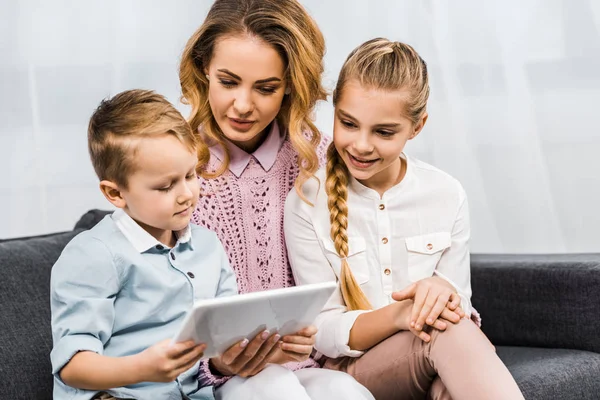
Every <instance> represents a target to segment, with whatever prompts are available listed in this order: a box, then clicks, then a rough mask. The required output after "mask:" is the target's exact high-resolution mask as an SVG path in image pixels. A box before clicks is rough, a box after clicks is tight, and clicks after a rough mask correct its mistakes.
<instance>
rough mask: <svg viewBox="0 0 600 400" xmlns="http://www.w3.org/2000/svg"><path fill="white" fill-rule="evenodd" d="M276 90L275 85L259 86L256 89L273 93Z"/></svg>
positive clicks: (265, 92)
mask: <svg viewBox="0 0 600 400" xmlns="http://www.w3.org/2000/svg"><path fill="white" fill-rule="evenodd" d="M276 90H277V88H275V87H260V88H258V91H259V92H261V93H264V94H273V93H275V91H276Z"/></svg>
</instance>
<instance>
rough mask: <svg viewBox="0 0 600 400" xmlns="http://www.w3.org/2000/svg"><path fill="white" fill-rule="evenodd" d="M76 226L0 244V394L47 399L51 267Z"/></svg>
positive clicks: (3, 396) (50, 335) (49, 376)
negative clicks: (50, 233)
mask: <svg viewBox="0 0 600 400" xmlns="http://www.w3.org/2000/svg"><path fill="white" fill-rule="evenodd" d="M79 232H80V230H78V231H72V232H65V233H58V234H54V235H45V236H43V237H33V238H25V239H14V240H9V241H5V242H2V243H0V305H2V329H0V343H2V345H1V346H0V360H2V362H1V363H0V377H1V378H0V397H2V398H7V399H8V398H10V399H40V400H44V399H52V385H53V382H52V372H51V366H50V350H51V349H52V334H51V329H50V271H51V269H52V265H53V264H54V262H55V261H56V260H57V259H58V257H59V255H60V253H61V252H62V250H63V248H64V247H65V246H66V244H67V243H68V242H69V241H70V240H71V239H72V238H73V237H74V236H75V235H76V234H77V233H79Z"/></svg>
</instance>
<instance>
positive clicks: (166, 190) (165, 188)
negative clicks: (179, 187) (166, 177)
mask: <svg viewBox="0 0 600 400" xmlns="http://www.w3.org/2000/svg"><path fill="white" fill-rule="evenodd" d="M172 188H173V185H169V186H168V187H163V188H159V189H158V191H159V192H168V191H169V190H171V189H172Z"/></svg>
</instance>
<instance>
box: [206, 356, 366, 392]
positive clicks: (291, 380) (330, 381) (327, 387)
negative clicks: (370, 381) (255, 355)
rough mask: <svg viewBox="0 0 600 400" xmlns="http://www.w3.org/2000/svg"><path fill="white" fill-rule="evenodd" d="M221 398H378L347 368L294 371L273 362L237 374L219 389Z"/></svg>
mask: <svg viewBox="0 0 600 400" xmlns="http://www.w3.org/2000/svg"><path fill="white" fill-rule="evenodd" d="M216 398H217V400H242V399H243V400H280V399H285V400H375V398H374V397H373V395H371V393H370V392H369V391H368V390H367V389H366V388H365V387H364V386H362V385H361V384H360V383H358V382H357V381H356V380H354V378H353V377H352V376H350V375H348V374H346V373H345V372H340V371H333V370H329V369H322V368H305V369H301V370H298V371H290V370H289V369H287V368H284V367H282V366H281V365H275V364H270V365H268V366H267V367H266V368H265V369H263V370H262V371H261V372H260V373H258V374H256V375H254V376H252V377H250V378H241V377H239V376H235V377H233V378H231V379H230V380H229V381H227V382H226V383H225V384H224V385H223V386H221V387H220V388H218V389H217V390H216Z"/></svg>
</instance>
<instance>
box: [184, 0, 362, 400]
mask: <svg viewBox="0 0 600 400" xmlns="http://www.w3.org/2000/svg"><path fill="white" fill-rule="evenodd" d="M324 51H325V45H324V40H323V36H322V34H321V32H320V31H319V29H318V27H317V26H316V24H315V22H314V21H313V20H312V19H311V18H310V17H309V15H308V14H307V13H306V11H305V10H304V9H303V8H302V6H301V5H300V4H299V3H298V2H297V1H280V0H217V1H215V3H214V4H213V6H212V8H211V9H210V11H209V13H208V15H207V17H206V20H205V21H204V23H203V24H202V26H201V27H200V28H199V29H198V30H197V31H196V33H194V35H193V36H192V37H191V38H190V40H189V41H188V44H187V46H186V49H185V51H184V54H183V56H182V60H181V67H180V80H181V87H182V93H183V100H184V102H187V103H189V104H190V106H191V109H192V112H191V116H190V123H191V125H192V128H193V129H195V130H197V131H198V132H199V133H200V135H201V136H202V137H203V138H204V140H205V141H206V142H208V144H209V145H210V160H203V159H200V160H199V165H202V163H203V162H205V161H208V163H209V164H208V168H207V170H206V171H203V170H199V171H198V173H199V175H200V178H199V179H200V185H201V194H202V195H201V196H200V199H199V201H198V205H197V208H196V211H195V213H194V216H193V221H194V222H195V223H197V224H199V225H202V226H205V227H207V228H209V229H212V230H214V231H215V232H216V233H217V235H218V236H219V239H220V240H221V242H222V243H223V245H224V247H225V250H226V252H227V254H228V257H229V260H230V263H231V266H232V267H233V269H234V270H235V273H236V277H237V283H238V287H239V291H240V292H241V293H246V292H253V291H259V290H266V289H272V288H280V287H288V286H293V285H294V280H293V278H292V274H291V270H290V267H289V265H288V259H287V253H286V249H285V244H284V239H283V208H284V202H285V198H286V196H287V194H288V192H289V191H290V190H291V189H292V188H293V186H294V183H295V182H296V186H298V187H299V185H300V184H301V183H302V182H303V181H305V180H306V179H307V178H308V177H309V176H311V175H312V174H314V172H315V171H316V170H317V169H318V167H319V156H318V155H317V154H319V155H320V157H321V160H324V158H325V148H326V143H323V144H322V143H321V142H322V141H321V135H320V134H319V132H318V130H317V129H316V127H315V126H314V124H313V123H312V121H311V119H310V114H311V112H312V110H313V108H314V106H315V104H316V102H317V101H318V100H322V99H325V97H326V93H325V91H324V89H323V88H322V86H321V74H322V72H323V64H322V59H323V54H324ZM315 332H316V329H315V328H314V327H307V328H306V329H304V330H303V331H301V332H298V333H297V334H296V335H290V336H287V337H283V338H281V340H280V342H281V343H280V344H276V343H277V341H278V340H279V337H278V336H276V335H271V336H269V334H268V332H264V334H263V335H258V336H257V337H256V338H254V339H253V340H251V341H250V342H249V343H248V342H242V343H240V344H238V345H234V346H233V347H232V348H231V349H230V350H229V351H227V352H226V353H225V354H224V355H223V356H222V357H219V358H215V359H212V360H210V363H208V364H206V363H205V364H202V367H201V371H200V382H201V384H202V385H206V384H214V385H215V386H217V387H218V389H217V391H216V394H217V397H220V398H231V399H239V398H249V396H248V394H247V393H254V394H256V398H257V399H258V398H260V399H279V398H282V397H285V398H286V399H325V398H327V399H337V398H339V399H342V398H343V399H347V398H353V399H365V398H372V396H371V395H370V393H368V391H367V390H366V389H365V388H364V387H362V386H361V385H359V384H358V383H357V382H356V381H355V380H354V379H353V378H352V377H351V376H349V375H348V374H344V373H341V372H338V371H331V370H323V369H320V368H310V367H319V365H318V364H317V363H316V362H315V361H314V360H312V359H311V358H309V356H310V354H311V352H312V346H313V344H314V335H315ZM266 363H270V365H269V366H268V367H267V368H266V369H264V370H263V368H264V366H265V364H266ZM273 364H275V365H273ZM277 364H278V365H277ZM282 364H285V368H284V367H283V366H281V365H282ZM235 375H237V376H235ZM222 376H235V377H234V378H232V379H230V380H228V381H227V383H225V384H223V382H225V381H226V379H227V378H222ZM247 377H251V378H247ZM221 385H222V386H221ZM283 393H285V394H283Z"/></svg>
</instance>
